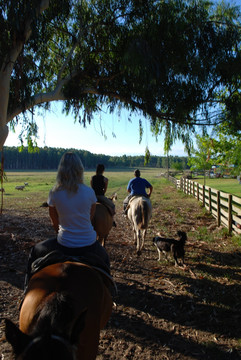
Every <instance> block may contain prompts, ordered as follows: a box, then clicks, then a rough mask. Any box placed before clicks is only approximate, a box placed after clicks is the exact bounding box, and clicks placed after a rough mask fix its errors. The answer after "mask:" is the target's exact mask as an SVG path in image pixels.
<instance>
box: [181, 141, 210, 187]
mask: <svg viewBox="0 0 241 360" xmlns="http://www.w3.org/2000/svg"><path fill="white" fill-rule="evenodd" d="M196 146H197V149H194V148H193V149H192V151H191V156H190V157H189V158H188V165H189V166H190V168H191V170H192V171H200V170H201V171H203V172H204V185H205V173H206V171H207V170H210V169H211V168H212V165H215V164H216V163H217V158H216V152H215V150H214V147H213V139H212V138H210V137H209V136H208V135H206V136H200V135H196Z"/></svg>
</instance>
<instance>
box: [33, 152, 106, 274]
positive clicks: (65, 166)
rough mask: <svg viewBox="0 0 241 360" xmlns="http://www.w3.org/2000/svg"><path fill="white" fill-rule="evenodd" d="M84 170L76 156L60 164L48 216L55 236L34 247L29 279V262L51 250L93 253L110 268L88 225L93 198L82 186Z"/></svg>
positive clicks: (61, 161) (72, 154)
mask: <svg viewBox="0 0 241 360" xmlns="http://www.w3.org/2000/svg"><path fill="white" fill-rule="evenodd" d="M83 178H84V167H83V164H82V162H81V160H80V158H79V157H78V155H77V154H75V153H72V152H67V153H65V154H64V155H63V156H62V158H61V160H60V163H59V167H58V172H57V178H56V185H55V186H54V187H53V189H52V190H50V192H49V197H48V201H47V202H48V205H49V215H50V219H51V222H52V225H53V227H54V229H55V231H56V233H57V236H56V237H55V238H52V239H48V240H45V241H43V242H41V243H39V244H37V245H36V246H35V247H34V248H33V249H32V251H31V254H30V257H29V263H28V276H27V277H28V279H29V277H30V273H31V264H32V262H33V261H34V260H35V259H37V258H39V257H42V256H45V255H46V254H47V253H49V252H51V251H53V250H59V251H61V252H62V253H64V254H66V255H73V256H79V255H81V256H83V255H86V254H87V253H94V254H95V255H97V256H98V257H100V258H101V259H102V260H103V261H104V262H105V264H106V265H107V266H108V267H109V266H110V263H109V256H108V254H107V252H106V250H105V249H104V248H103V247H102V246H101V245H100V243H99V242H98V241H97V240H96V232H95V230H94V228H93V226H92V224H91V219H92V217H93V216H94V213H95V206H96V201H97V199H96V196H95V192H94V190H93V189H91V188H90V187H88V186H87V185H85V184H84V183H83Z"/></svg>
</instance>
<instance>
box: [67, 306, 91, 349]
mask: <svg viewBox="0 0 241 360" xmlns="http://www.w3.org/2000/svg"><path fill="white" fill-rule="evenodd" d="M86 314H87V308H86V309H84V311H83V312H82V313H81V314H80V316H79V317H78V319H77V320H76V322H75V324H74V326H73V329H72V333H71V337H70V342H71V344H76V343H77V342H78V340H79V334H80V333H81V331H83V330H84V327H85V318H86Z"/></svg>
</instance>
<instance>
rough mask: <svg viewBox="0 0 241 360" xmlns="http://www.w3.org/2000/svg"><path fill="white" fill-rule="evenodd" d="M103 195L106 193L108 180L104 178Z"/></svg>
mask: <svg viewBox="0 0 241 360" xmlns="http://www.w3.org/2000/svg"><path fill="white" fill-rule="evenodd" d="M104 184H105V185H104V194H105V193H106V190H107V187H108V179H107V178H106V177H105V178H104Z"/></svg>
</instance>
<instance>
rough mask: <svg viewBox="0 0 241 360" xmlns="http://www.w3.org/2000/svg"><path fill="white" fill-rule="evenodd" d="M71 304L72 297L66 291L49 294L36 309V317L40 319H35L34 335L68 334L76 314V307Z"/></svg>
mask: <svg viewBox="0 0 241 360" xmlns="http://www.w3.org/2000/svg"><path fill="white" fill-rule="evenodd" d="M71 304H72V301H71V297H70V296H69V295H67V294H65V293H59V292H56V293H54V294H51V295H49V296H48V297H47V298H46V299H45V301H44V303H43V304H41V305H40V306H39V308H38V309H37V310H36V315H35V318H38V321H34V323H35V324H36V326H35V328H34V329H33V333H32V335H34V336H36V335H38V334H50V333H51V334H53V333H54V334H58V335H61V334H62V333H65V334H68V333H69V332H68V329H69V328H70V323H71V320H72V319H73V315H74V308H73V306H72V305H71Z"/></svg>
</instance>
